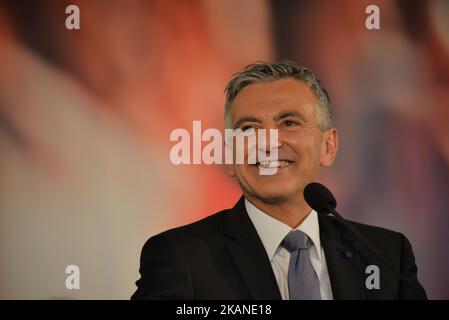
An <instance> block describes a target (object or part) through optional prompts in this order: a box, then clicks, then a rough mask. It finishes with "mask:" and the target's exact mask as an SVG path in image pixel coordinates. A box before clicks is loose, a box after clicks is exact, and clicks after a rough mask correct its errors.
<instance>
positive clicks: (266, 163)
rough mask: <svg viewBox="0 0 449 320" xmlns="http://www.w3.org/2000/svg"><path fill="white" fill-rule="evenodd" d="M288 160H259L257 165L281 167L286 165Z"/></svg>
mask: <svg viewBox="0 0 449 320" xmlns="http://www.w3.org/2000/svg"><path fill="white" fill-rule="evenodd" d="M288 165H289V162H288V161H284V160H280V161H261V162H260V163H259V167H261V168H265V169H267V168H281V167H288Z"/></svg>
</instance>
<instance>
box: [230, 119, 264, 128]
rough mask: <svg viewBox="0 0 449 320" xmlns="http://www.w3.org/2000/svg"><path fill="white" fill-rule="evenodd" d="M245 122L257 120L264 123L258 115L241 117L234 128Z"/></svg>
mask: <svg viewBox="0 0 449 320" xmlns="http://www.w3.org/2000/svg"><path fill="white" fill-rule="evenodd" d="M244 122H257V123H262V120H260V119H258V118H256V117H251V116H248V117H241V118H239V119H238V120H237V122H236V123H235V125H234V129H235V128H238V127H240V125H241V124H242V123H244Z"/></svg>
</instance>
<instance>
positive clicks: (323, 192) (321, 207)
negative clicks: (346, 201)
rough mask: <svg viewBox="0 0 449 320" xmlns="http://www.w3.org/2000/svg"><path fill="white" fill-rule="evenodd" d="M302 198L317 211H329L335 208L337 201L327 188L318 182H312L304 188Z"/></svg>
mask: <svg viewBox="0 0 449 320" xmlns="http://www.w3.org/2000/svg"><path fill="white" fill-rule="evenodd" d="M304 199H305V200H306V202H307V204H308V205H309V206H310V207H311V208H312V209H313V210H315V211H316V212H318V213H329V210H330V209H332V210H335V208H336V207H337V201H336V200H335V198H334V195H333V194H332V192H330V190H329V189H328V188H326V187H325V186H323V185H322V184H320V183H317V182H312V183H309V184H308V185H307V186H306V187H305V188H304Z"/></svg>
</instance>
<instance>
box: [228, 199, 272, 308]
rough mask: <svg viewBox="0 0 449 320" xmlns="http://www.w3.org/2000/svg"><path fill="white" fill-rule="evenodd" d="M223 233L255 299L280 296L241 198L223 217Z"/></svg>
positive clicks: (265, 254) (265, 255) (264, 252)
mask: <svg viewBox="0 0 449 320" xmlns="http://www.w3.org/2000/svg"><path fill="white" fill-rule="evenodd" d="M226 218H227V219H226V224H225V233H226V234H227V235H228V236H229V237H231V238H232V239H233V240H232V241H231V242H230V243H229V244H228V245H227V249H228V251H229V253H230V255H231V256H232V259H233V261H234V263H235V265H236V266H237V269H238V271H239V273H240V276H241V277H242V279H243V282H244V283H245V285H246V287H247V288H248V290H249V291H250V293H251V295H252V297H253V298H254V299H272V300H277V299H281V295H280V293H279V288H278V286H277V282H276V278H275V277H274V273H273V269H272V267H271V264H270V261H269V259H268V256H267V253H266V251H265V248H264V246H263V244H262V241H261V240H260V238H259V235H258V234H257V231H256V229H255V228H254V225H253V224H252V222H251V220H250V218H249V216H248V214H247V212H246V208H245V202H244V197H241V198H240V200H239V202H238V203H237V204H236V205H235V206H234V208H232V209H231V210H230V212H229V213H228V215H227V217H226Z"/></svg>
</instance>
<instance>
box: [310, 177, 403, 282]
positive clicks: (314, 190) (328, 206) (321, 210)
mask: <svg viewBox="0 0 449 320" xmlns="http://www.w3.org/2000/svg"><path fill="white" fill-rule="evenodd" d="M304 199H305V200H306V202H307V204H308V205H309V206H310V207H311V208H312V209H313V210H315V211H316V212H318V214H322V215H326V216H328V215H331V216H333V217H334V218H335V220H336V221H337V222H338V223H340V225H342V226H343V227H344V228H346V229H347V230H348V231H350V232H351V233H352V234H353V235H354V236H355V237H356V238H357V239H358V240H359V241H360V242H361V243H363V244H364V245H365V246H366V247H367V248H368V249H369V250H370V251H371V253H373V254H374V256H376V258H378V259H379V260H380V261H381V262H382V264H383V265H385V266H386V267H387V268H388V269H390V270H391V271H392V272H393V273H394V274H395V275H396V276H397V277H399V278H400V279H401V280H403V281H405V279H404V277H403V275H402V274H401V273H400V272H399V271H397V270H396V269H394V268H393V267H392V266H391V265H390V264H389V263H388V261H387V259H385V257H384V256H383V255H382V253H380V252H379V250H377V248H376V247H375V246H374V245H373V244H372V243H371V242H369V241H368V240H367V239H366V238H365V237H364V236H363V235H362V234H361V233H360V232H359V231H358V230H357V229H356V228H355V227H354V226H353V225H352V224H350V223H349V222H348V221H347V220H345V219H344V218H343V217H342V216H341V215H340V214H339V213H338V212H337V211H336V210H335V208H336V207H337V201H336V200H335V197H334V195H333V194H332V192H330V190H329V189H328V188H326V187H325V186H323V185H322V184H320V183H317V182H312V183H309V184H308V185H307V186H306V187H305V188H304Z"/></svg>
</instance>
